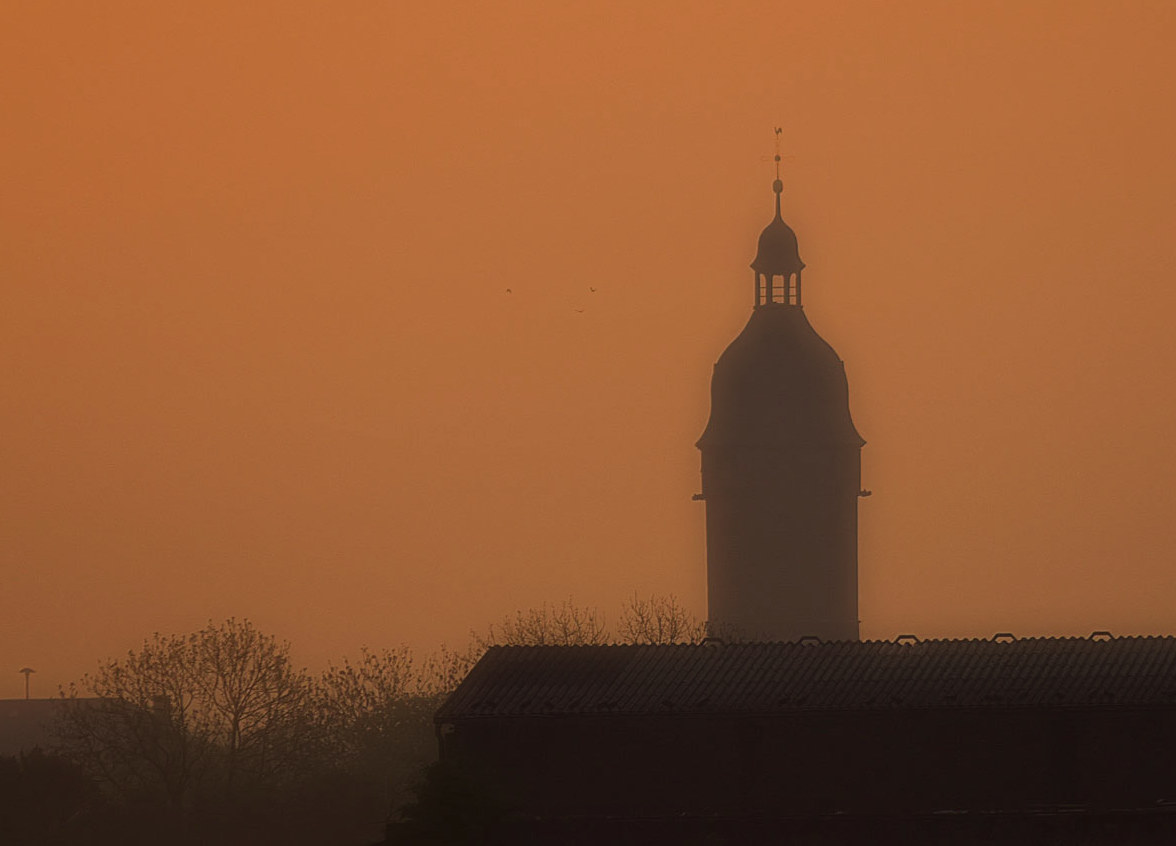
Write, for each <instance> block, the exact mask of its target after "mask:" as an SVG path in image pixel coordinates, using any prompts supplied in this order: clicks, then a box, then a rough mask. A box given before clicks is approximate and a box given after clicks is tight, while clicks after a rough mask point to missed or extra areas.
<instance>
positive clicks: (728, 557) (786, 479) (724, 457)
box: [702, 447, 861, 641]
mask: <svg viewBox="0 0 1176 846" xmlns="http://www.w3.org/2000/svg"><path fill="white" fill-rule="evenodd" d="M702 472H703V489H704V490H705V492H706V494H705V495H706V537H707V597H708V618H709V620H710V623H711V628H712V630H713V631H714V633H715V634H717V635H719V636H723V635H724V634H726V635H728V636H732V637H737V638H741V639H751V640H781V641H791V640H799V639H800V638H802V637H806V636H810V635H812V636H816V637H819V638H821V639H822V640H857V638H858V597H857V501H858V490H859V489H860V484H861V454H860V450H859V449H857V448H854V447H839V448H831V447H825V448H812V449H804V448H797V447H794V448H791V449H771V448H762V447H761V448H755V447H743V448H726V449H716V450H713V451H705V452H704V453H703V470H702Z"/></svg>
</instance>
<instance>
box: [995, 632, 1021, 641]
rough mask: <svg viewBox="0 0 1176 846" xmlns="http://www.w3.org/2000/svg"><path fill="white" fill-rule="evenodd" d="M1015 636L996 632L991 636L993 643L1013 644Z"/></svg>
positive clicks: (1010, 633)
mask: <svg viewBox="0 0 1176 846" xmlns="http://www.w3.org/2000/svg"><path fill="white" fill-rule="evenodd" d="M1016 640H1017V636H1016V635H1015V634H1013V633H1012V632H997V633H996V634H994V635H993V636H992V642H993V643H1015V642H1016Z"/></svg>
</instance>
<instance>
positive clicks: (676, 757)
mask: <svg viewBox="0 0 1176 846" xmlns="http://www.w3.org/2000/svg"><path fill="white" fill-rule="evenodd" d="M436 722H437V731H438V738H439V743H440V754H441V761H442V763H443V765H444V766H446V767H447V768H449V769H450V770H451V771H454V772H460V773H462V774H463V776H462V777H463V778H465V779H467V780H468V782H469V785H470V787H469V789H471V790H472V791H473V793H475V794H476V795H479V796H482V797H485V798H486V799H487V801H488V802H490V803H491V804H492V805H494V806H495V807H497V808H499V809H501V818H500V820H499V822H498V828H497V829H496V830H497V831H498V832H499V836H501V837H503V838H505V839H504V840H502V841H501V842H512V841H515V842H543V840H544V838H545V837H555V836H558V837H567V838H573V840H572V841H571V842H591V841H590V840H583V841H581V840H576V839H574V838H576V837H581V836H583V837H588V838H590V837H598V836H606V835H607V836H609V837H616V838H620V839H622V840H625V839H630V840H631V842H648V843H657V842H681V841H680V840H678V839H676V838H679V837H680V836H681V835H682V834H683V833H684V832H693V833H694V834H704V833H705V834H708V835H709V836H713V837H715V838H725V839H719V840H716V841H714V842H749V841H748V840H747V838H751V842H756V839H757V838H760V837H766V836H768V835H769V834H770V835H771V837H772V838H776V837H783V836H784V835H788V836H790V837H795V838H801V839H800V840H799V842H827V838H829V837H834V836H836V835H837V834H838V833H839V832H840V833H842V834H846V835H847V836H849V835H854V833H855V832H857V833H861V832H862V831H866V830H869V828H870V827H871V826H875V825H879V824H882V822H880V821H885V825H887V826H891V827H892V828H894V827H896V826H897V827H898V828H899V829H901V830H902V831H904V832H905V834H904V836H910V837H919V836H924V835H926V836H930V837H932V838H934V837H937V836H948V835H949V834H950V836H952V837H957V836H958V837H970V836H980V835H983V834H984V833H985V832H988V833H992V832H994V831H995V832H1000V833H1001V839H1000V840H998V841H996V842H1035V838H1037V837H1039V836H1041V837H1044V836H1045V834H1047V833H1050V832H1052V833H1053V834H1057V833H1058V832H1061V833H1063V834H1065V832H1071V833H1074V834H1075V836H1077V834H1079V833H1080V834H1081V835H1082V836H1083V837H1086V838H1094V839H1092V840H1090V841H1089V842H1113V843H1118V842H1120V841H1118V840H1115V839H1113V838H1114V837H1118V836H1122V835H1123V834H1124V832H1125V831H1130V832H1132V836H1139V837H1144V838H1152V839H1144V840H1142V841H1140V842H1169V841H1167V840H1162V839H1161V840H1156V839H1154V838H1156V837H1160V836H1167V834H1173V833H1176V829H1173V823H1174V821H1176V816H1174V815H1173V813H1172V812H1173V811H1174V810H1176V766H1173V763H1172V761H1173V754H1172V753H1173V749H1176V638H1172V637H1157V638H1144V637H1120V638H1113V637H1110V636H1109V635H1107V634H1105V633H1097V634H1096V635H1094V636H1092V637H1090V638H1027V639H1016V638H1013V637H1011V636H1007V635H1001V636H997V637H996V638H994V639H992V640H929V641H919V640H917V639H915V638H903V639H900V640H898V641H890V642H887V641H867V642H835V643H820V642H817V641H815V640H812V641H806V642H796V643H742V644H735V643H731V644H719V643H706V644H702V645H696V646H606V647H495V648H492V649H490V650H489V651H488V652H487V654H486V656H485V657H484V658H483V659H482V661H481V662H479V664H478V665H477V666H476V667H475V668H474V669H473V671H472V672H471V673H470V674H469V676H468V677H467V678H466V679H465V680H464V681H463V683H462V684H461V685H460V687H459V688H458V689H457V691H456V692H455V693H454V694H453V696H452V697H450V699H449V700H448V701H447V702H446V703H445V705H444V706H443V707H442V708H441V709H440V710H439V711H438V713H437V715H436ZM902 826H905V829H904V828H902ZM855 827H856V828H855ZM1116 832H1117V834H1116ZM1053 834H1051V835H1050V836H1053ZM1104 834H1105V835H1106V836H1108V837H1112V839H1110V840H1105V841H1104V840H1100V839H1098V837H1101V836H1102V835H1104ZM691 836H694V835H693V834H692V835H691ZM803 837H808V838H810V839H809V840H805V839H803ZM731 838H734V839H731ZM1018 838H1022V839H1018ZM1026 838H1027V839H1026ZM688 842H689V841H688ZM761 842H764V841H761ZM766 842H786V841H783V840H780V841H777V840H774V839H773V840H769V841H766ZM870 842H874V841H870ZM959 842H967V841H966V840H960V841H959ZM1073 842H1086V841H1073ZM1124 842H1134V841H1124Z"/></svg>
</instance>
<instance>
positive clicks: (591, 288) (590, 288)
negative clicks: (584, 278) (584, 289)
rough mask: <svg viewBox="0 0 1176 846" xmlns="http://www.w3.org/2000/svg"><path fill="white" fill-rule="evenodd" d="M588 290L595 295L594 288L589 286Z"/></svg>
mask: <svg viewBox="0 0 1176 846" xmlns="http://www.w3.org/2000/svg"><path fill="white" fill-rule="evenodd" d="M588 290H589V291H591V292H592V293H594V294H595V293H596V289H595V288H593V287H592V286H591V285H589V286H588Z"/></svg>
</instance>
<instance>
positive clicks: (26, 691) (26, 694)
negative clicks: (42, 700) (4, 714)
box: [17, 667, 37, 699]
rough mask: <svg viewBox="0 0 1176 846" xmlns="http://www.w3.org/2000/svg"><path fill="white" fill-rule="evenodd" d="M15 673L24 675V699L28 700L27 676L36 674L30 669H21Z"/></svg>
mask: <svg viewBox="0 0 1176 846" xmlns="http://www.w3.org/2000/svg"><path fill="white" fill-rule="evenodd" d="M17 672H21V673H24V677H25V699H28V698H29V676H31V675H32V674H33V673H35V672H37V671H36V670H34V669H33V668H32V667H21V668H20V670H18V671H17Z"/></svg>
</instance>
